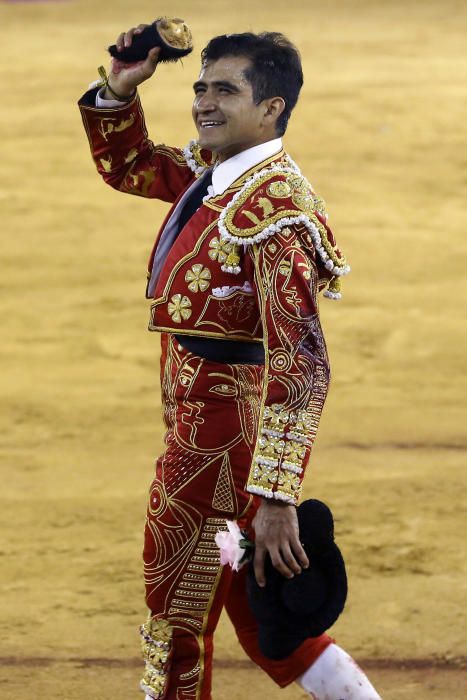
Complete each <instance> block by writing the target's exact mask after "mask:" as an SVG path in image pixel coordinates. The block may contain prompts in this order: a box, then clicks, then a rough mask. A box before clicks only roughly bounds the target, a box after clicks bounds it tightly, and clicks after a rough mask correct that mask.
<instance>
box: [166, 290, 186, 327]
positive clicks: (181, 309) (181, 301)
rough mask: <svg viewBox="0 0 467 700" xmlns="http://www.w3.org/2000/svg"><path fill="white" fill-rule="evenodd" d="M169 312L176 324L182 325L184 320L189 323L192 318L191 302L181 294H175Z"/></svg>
mask: <svg viewBox="0 0 467 700" xmlns="http://www.w3.org/2000/svg"><path fill="white" fill-rule="evenodd" d="M167 310H168V312H169V316H171V318H172V321H173V322H174V323H181V322H182V319H183V320H184V321H187V320H188V319H189V318H190V316H191V313H192V311H191V301H190V300H189V298H188V297H186V296H182V295H181V294H174V296H173V297H172V299H171V300H170V301H169V304H168V307H167Z"/></svg>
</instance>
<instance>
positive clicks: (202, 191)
mask: <svg viewBox="0 0 467 700" xmlns="http://www.w3.org/2000/svg"><path fill="white" fill-rule="evenodd" d="M211 184H212V170H208V171H206V172H205V173H204V174H203V175H202V176H201V177H200V179H199V180H198V182H197V184H196V187H195V188H194V189H193V192H191V193H190V196H189V197H188V199H187V200H186V202H185V204H184V205H183V209H182V211H181V212H180V216H179V218H178V230H179V232H180V231H181V230H182V228H183V227H184V226H185V224H186V223H187V221H189V219H191V217H192V216H193V214H194V213H195V211H197V210H198V209H199V207H200V206H201V204H202V203H203V197H205V196H206V195H207V193H208V187H209V185H211Z"/></svg>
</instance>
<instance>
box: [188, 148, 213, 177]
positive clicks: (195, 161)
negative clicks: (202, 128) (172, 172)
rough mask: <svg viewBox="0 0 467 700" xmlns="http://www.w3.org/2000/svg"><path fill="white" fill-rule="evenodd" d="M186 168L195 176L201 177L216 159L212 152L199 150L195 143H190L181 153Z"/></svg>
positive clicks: (203, 149)
mask: <svg viewBox="0 0 467 700" xmlns="http://www.w3.org/2000/svg"><path fill="white" fill-rule="evenodd" d="M182 153H183V156H184V158H185V160H186V162H187V165H188V167H189V168H190V170H192V171H193V172H194V173H195V175H198V177H199V176H200V175H202V174H203V173H204V171H205V170H206V168H212V166H213V165H214V163H215V161H216V159H215V157H214V154H213V153H212V151H208V150H207V149H205V148H201V147H200V145H199V143H198V142H197V141H190V142H189V143H188V144H187V145H186V146H185V148H184V149H183V151H182Z"/></svg>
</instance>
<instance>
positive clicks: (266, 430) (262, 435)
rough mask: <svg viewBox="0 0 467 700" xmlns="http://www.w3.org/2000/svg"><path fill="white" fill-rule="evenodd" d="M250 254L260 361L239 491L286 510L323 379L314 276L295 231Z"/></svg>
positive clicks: (303, 237)
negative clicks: (258, 397)
mask: <svg viewBox="0 0 467 700" xmlns="http://www.w3.org/2000/svg"><path fill="white" fill-rule="evenodd" d="M307 239H308V242H307ZM250 254H251V256H252V259H253V264H254V273H253V274H254V282H255V288H256V296H257V302H258V305H259V308H260V313H261V319H262V324H263V337H264V347H265V357H266V361H265V376H264V384H263V395H262V401H261V413H260V420H259V426H258V437H257V442H256V447H255V451H254V455H253V461H252V467H251V471H250V474H249V478H248V482H247V485H246V490H247V491H249V492H250V493H254V494H259V495H260V496H265V497H268V498H275V499H279V500H282V501H286V502H287V503H292V504H294V503H297V502H298V500H299V497H300V490H301V483H302V480H303V476H304V472H305V468H306V465H307V462H308V460H309V457H310V451H311V448H312V445H313V442H314V440H315V437H316V432H317V429H318V424H319V420H320V417H321V412H322V410H323V405H324V401H325V398H326V394H327V391H328V386H329V380H330V369H329V361H328V355H327V350H326V345H325V341H324V338H323V333H322V330H321V324H320V320H319V313H318V300H317V296H318V287H319V275H320V272H319V269H318V266H317V264H316V255H315V251H314V248H313V244H311V243H310V241H309V236H307V232H306V229H304V227H301V226H300V225H295V226H293V227H290V228H284V229H282V230H281V231H280V232H278V233H276V234H275V235H274V236H273V237H271V238H269V239H267V240H266V241H264V242H262V243H260V244H255V245H253V246H252V247H251V252H250Z"/></svg>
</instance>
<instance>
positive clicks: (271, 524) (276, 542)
mask: <svg viewBox="0 0 467 700" xmlns="http://www.w3.org/2000/svg"><path fill="white" fill-rule="evenodd" d="M253 527H254V528H255V534H256V538H255V558H254V570H255V577H256V582H257V583H258V586H261V588H263V587H264V586H265V585H266V577H265V574H264V560H265V558H266V554H267V553H269V556H270V557H271V561H272V564H273V566H274V568H275V569H277V571H278V572H279V573H280V574H282V576H285V578H293V577H294V575H295V574H299V573H301V571H302V568H303V569H306V568H307V567H308V566H309V561H308V557H307V555H306V553H305V550H304V549H303V547H302V545H301V542H300V537H299V529H298V518H297V510H296V508H295V506H293V505H289V504H287V503H282V502H280V501H275V500H270V499H266V498H264V499H262V502H261V505H260V507H259V508H258V512H257V513H256V515H255V518H254V520H253Z"/></svg>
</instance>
